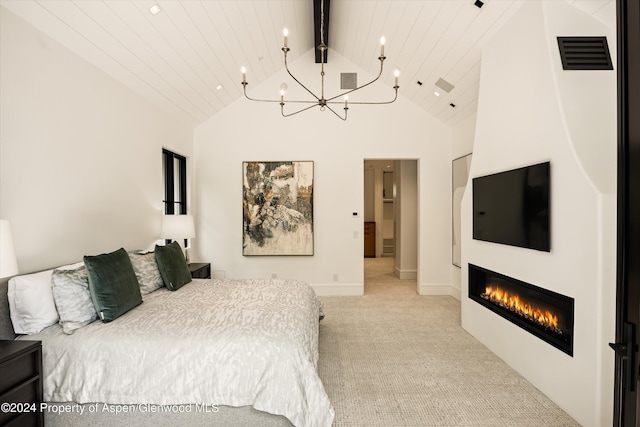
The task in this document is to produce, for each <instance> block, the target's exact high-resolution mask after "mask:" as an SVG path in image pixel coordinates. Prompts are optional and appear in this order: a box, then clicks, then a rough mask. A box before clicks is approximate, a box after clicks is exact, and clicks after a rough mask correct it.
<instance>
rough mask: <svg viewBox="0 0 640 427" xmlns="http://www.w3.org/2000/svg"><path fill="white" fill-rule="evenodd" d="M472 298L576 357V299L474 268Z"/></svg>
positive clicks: (470, 266) (471, 287)
mask: <svg viewBox="0 0 640 427" xmlns="http://www.w3.org/2000/svg"><path fill="white" fill-rule="evenodd" d="M469 298H471V299H472V300H474V301H476V302H477V303H479V304H480V305H483V306H484V307H486V308H488V309H489V310H491V311H493V312H495V313H496V314H498V315H500V316H502V317H504V318H505V319H507V320H509V321H510V322H513V323H515V324H516V325H518V326H520V327H521V328H522V329H525V330H526V331H528V332H530V333H532V334H533V335H535V336H537V337H538V338H540V339H542V340H543V341H546V342H547V343H549V344H551V345H552V346H554V347H556V348H558V349H560V350H562V351H563V352H565V353H567V354H568V355H570V356H573V309H574V300H573V298H570V297H568V296H565V295H561V294H558V293H556V292H552V291H550V290H547V289H543V288H540V287H538V286H535V285H532V284H530V283H526V282H522V281H520V280H517V279H514V278H512V277H508V276H505V275H503V274H500V273H496V272H495V271H491V270H487V269H485V268H482V267H478V266H476V265H473V264H469Z"/></svg>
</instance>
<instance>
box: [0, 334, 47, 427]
mask: <svg viewBox="0 0 640 427" xmlns="http://www.w3.org/2000/svg"><path fill="white" fill-rule="evenodd" d="M0 378H2V385H0V404H2V405H3V407H2V410H0V425H3V426H4V425H6V426H20V427H22V426H43V425H44V413H43V412H41V411H40V403H42V344H41V343H40V341H5V340H0ZM7 405H8V406H7ZM5 406H7V407H6V408H5ZM7 409H8V410H7Z"/></svg>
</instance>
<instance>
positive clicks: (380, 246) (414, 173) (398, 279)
mask: <svg viewBox="0 0 640 427" xmlns="http://www.w3.org/2000/svg"><path fill="white" fill-rule="evenodd" d="M418 199H419V194H418V160H416V159H409V160H405V159H375V160H374V159H371V160H369V159H366V160H365V161H364V218H363V219H364V246H365V247H364V256H365V263H364V265H365V274H364V278H365V293H367V282H370V283H374V280H378V279H384V280H383V281H385V282H394V281H395V283H396V284H398V285H400V284H403V285H407V284H408V283H412V284H413V285H412V286H413V289H414V292H415V293H418V285H417V284H418V255H417V254H418V218H419V215H418ZM376 283H377V282H376ZM387 284H388V283H387Z"/></svg>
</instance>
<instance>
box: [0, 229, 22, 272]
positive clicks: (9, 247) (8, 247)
mask: <svg viewBox="0 0 640 427" xmlns="http://www.w3.org/2000/svg"><path fill="white" fill-rule="evenodd" d="M16 274H18V262H17V261H16V253H15V251H14V250H13V237H12V236H11V225H10V224H9V221H7V220H6V219H0V277H9V276H14V275H16Z"/></svg>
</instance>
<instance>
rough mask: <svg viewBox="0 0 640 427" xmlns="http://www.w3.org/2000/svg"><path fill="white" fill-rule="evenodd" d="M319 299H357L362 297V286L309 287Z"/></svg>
mask: <svg viewBox="0 0 640 427" xmlns="http://www.w3.org/2000/svg"><path fill="white" fill-rule="evenodd" d="M311 287H312V288H313V290H314V291H315V292H316V295H318V296H319V297H359V296H362V295H364V285H357V284H341V285H338V284H336V285H332V284H320V285H311Z"/></svg>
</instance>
